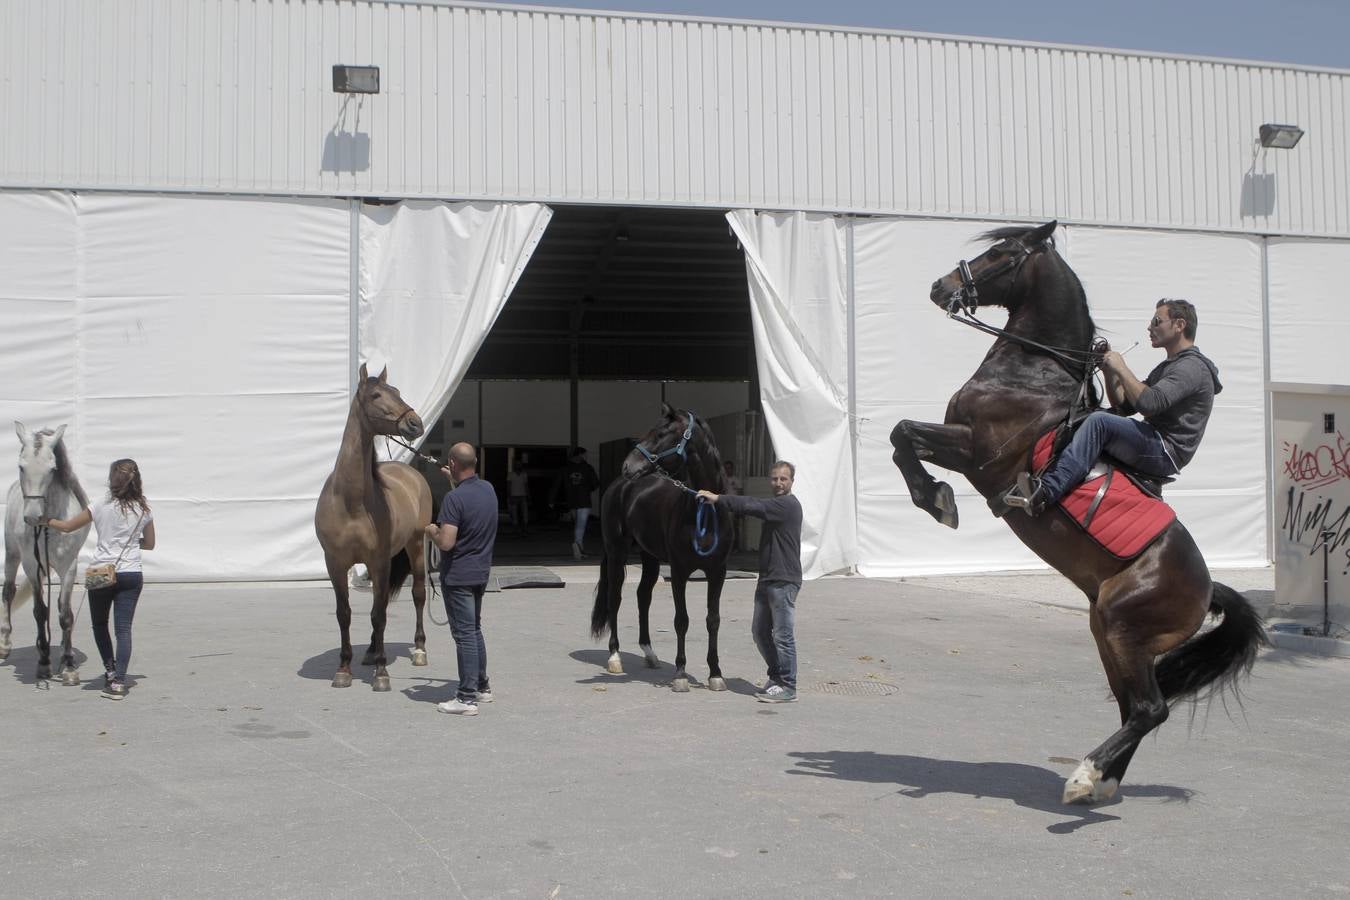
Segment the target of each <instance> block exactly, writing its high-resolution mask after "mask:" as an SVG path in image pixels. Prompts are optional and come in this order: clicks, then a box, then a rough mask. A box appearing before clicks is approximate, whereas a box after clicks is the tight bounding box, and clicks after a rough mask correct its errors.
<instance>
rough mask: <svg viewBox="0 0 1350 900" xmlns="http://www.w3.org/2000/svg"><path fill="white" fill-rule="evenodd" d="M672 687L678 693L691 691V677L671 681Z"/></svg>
mask: <svg viewBox="0 0 1350 900" xmlns="http://www.w3.org/2000/svg"><path fill="white" fill-rule="evenodd" d="M670 689H671V690H672V691H674V692H675V693H677V694H687V693H689V679H688V678H676V679H675V680H674V681H672V682H671V683H670Z"/></svg>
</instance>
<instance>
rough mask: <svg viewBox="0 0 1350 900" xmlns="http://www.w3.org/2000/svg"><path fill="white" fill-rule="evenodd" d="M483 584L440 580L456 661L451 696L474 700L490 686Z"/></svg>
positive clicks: (468, 700) (466, 700)
mask: <svg viewBox="0 0 1350 900" xmlns="http://www.w3.org/2000/svg"><path fill="white" fill-rule="evenodd" d="M486 587H487V585H485V584H444V583H442V584H441V588H442V590H443V591H444V592H445V614H446V616H447V617H448V618H449V619H450V635H451V637H453V638H454V639H455V661H456V662H457V663H458V664H459V690H457V691H456V692H455V696H456V697H458V698H459V699H460V700H463V701H464V702H465V703H476V702H477V697H478V692H479V691H486V690H490V688H489V687H488V675H487V644H485V643H483V589H484V588H486Z"/></svg>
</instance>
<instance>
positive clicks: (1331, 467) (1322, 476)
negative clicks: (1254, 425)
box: [1284, 431, 1350, 490]
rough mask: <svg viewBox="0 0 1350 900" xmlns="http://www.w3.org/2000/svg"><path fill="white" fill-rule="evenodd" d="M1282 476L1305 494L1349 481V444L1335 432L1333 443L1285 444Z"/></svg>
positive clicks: (1342, 436) (1328, 439) (1327, 440)
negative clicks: (1306, 491)
mask: <svg viewBox="0 0 1350 900" xmlns="http://www.w3.org/2000/svg"><path fill="white" fill-rule="evenodd" d="M1284 476H1285V477H1286V478H1288V479H1289V480H1290V481H1292V482H1294V484H1296V485H1298V486H1299V487H1301V488H1304V489H1305V490H1312V489H1315V488H1321V487H1327V486H1328V485H1331V484H1335V483H1336V482H1337V481H1340V480H1342V479H1345V480H1347V481H1350V444H1347V443H1346V440H1345V436H1344V435H1342V434H1341V433H1340V432H1339V431H1338V432H1336V439H1335V440H1334V441H1333V440H1332V439H1331V438H1327V439H1326V441H1324V442H1323V443H1321V444H1316V445H1300V444H1296V443H1295V444H1291V443H1289V442H1288V441H1285V442H1284Z"/></svg>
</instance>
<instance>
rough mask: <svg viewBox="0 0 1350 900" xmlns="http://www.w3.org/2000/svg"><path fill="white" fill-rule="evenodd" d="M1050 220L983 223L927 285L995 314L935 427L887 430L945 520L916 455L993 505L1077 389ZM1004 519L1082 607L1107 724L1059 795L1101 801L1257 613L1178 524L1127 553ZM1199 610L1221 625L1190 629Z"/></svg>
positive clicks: (1244, 638)
mask: <svg viewBox="0 0 1350 900" xmlns="http://www.w3.org/2000/svg"><path fill="white" fill-rule="evenodd" d="M1055 225H1056V223H1055V222H1049V223H1047V224H1045V225H1041V226H1039V227H1035V228H1031V227H1012V228H1001V229H997V230H995V231H991V232H989V233H988V234H986V235H985V238H987V239H988V240H990V241H991V242H992V246H991V247H990V248H989V249H988V250H987V251H985V253H983V254H982V255H981V256H979V257H978V258H976V259H975V260H973V261H972V262H970V263H969V264H968V268H967V264H966V263H965V262H964V261H963V262H962V264H961V265H960V266H958V267H957V268H956V269H955V270H953V271H952V272H950V273H949V274H947V275H945V276H944V277H942V278H941V279H939V280H938V281H936V282H934V284H933V287H932V291H931V293H930V298H931V299H932V301H933V302H934V303H935V304H937V305H938V306H939V307H941V308H943V309H947V310H948V311H949V313H952V314H955V313H956V312H957V310H958V309H962V308H964V309H965V310H966V311H967V312H970V311H972V310H973V309H974V307H975V306H978V305H982V304H983V305H988V304H993V305H998V306H1003V307H1006V308H1007V310H1008V323H1007V325H1006V327H1005V329H1002V330H1001V331H1000V330H997V329H988V327H987V326H986V328H987V330H991V331H997V332H998V338H997V340H996V341H995V342H994V346H993V347H992V348H991V349H990V350H989V353H988V354H987V355H986V356H985V358H984V362H982V363H981V364H980V367H979V368H978V369H977V370H976V371H975V375H974V376H973V377H972V378H971V379H970V380H969V381H967V382H966V383H965V385H964V386H963V387H962V388H961V389H960V390H959V391H957V392H956V394H955V395H954V396H953V397H952V399H951V401H950V402H949V403H948V405H947V417H946V422H945V423H944V424H942V425H934V424H929V423H924V422H911V421H908V420H906V421H902V422H901V423H900V424H899V425H897V426H896V427H895V429H894V430H893V431H892V432H891V443H892V444H893V445H894V447H895V453H894V456H893V458H894V460H895V464H896V465H897V466H899V467H900V471H901V472H902V473H904V476H905V483H906V484H907V485H908V486H909V491H910V496H911V497H912V498H913V500H914V503H915V505H916V506H918V507H919V508H921V509H923V510H926V511H927V512H928V513H929V514H930V515H932V516H933V518H935V519H937V520H938V521H939V522H941V523H943V524H944V525H948V526H950V527H952V528H955V527H956V526H957V511H956V503H955V501H954V499H953V496H952V490H951V487H950V486H948V485H947V484H945V483H942V482H938V481H936V480H934V479H933V477H932V476H931V475H929V474H928V472H927V471H926V470H925V469H924V466H923V462H924V461H927V462H930V463H932V464H933V465H937V466H941V467H943V468H945V469H951V470H953V471H956V472H959V473H961V474H962V475H964V476H966V478H967V479H968V480H969V481H970V483H971V484H972V485H974V486H975V489H976V490H978V491H979V492H980V493H981V494H983V495H984V496H985V497H986V498H991V499H992V500H993V502H992V503H991V506H994V507H997V506H998V505H999V499H1001V498H1002V496H1003V494H1004V493H1005V492H1006V491H1007V489H1008V488H1009V487H1011V486H1012V484H1013V483H1014V480H1015V479H1016V477H1017V474H1018V473H1019V472H1021V471H1025V469H1026V467H1027V464H1028V460H1029V458H1030V451H1031V447H1032V445H1033V444H1034V443H1035V442H1036V440H1037V439H1038V438H1039V437H1040V436H1041V435H1042V434H1043V433H1045V432H1046V431H1047V430H1048V429H1050V428H1052V427H1054V426H1055V425H1056V424H1057V423H1059V422H1062V421H1064V419H1065V418H1066V416H1067V415H1068V413H1069V409H1070V405H1071V404H1072V403H1073V402H1074V401H1075V398H1077V397H1079V395H1080V392H1081V391H1082V390H1083V387H1084V385H1086V384H1088V383H1089V375H1090V372H1089V370H1088V368H1087V366H1088V364H1089V362H1090V361H1091V360H1092V358H1093V357H1092V350H1091V348H1092V343H1093V338H1094V332H1095V329H1094V326H1093V324H1092V318H1091V316H1089V315H1088V308H1087V298H1086V296H1085V295H1084V292H1083V287H1082V285H1081V284H1080V283H1079V281H1078V277H1077V276H1076V275H1074V273H1073V271H1072V270H1071V269H1070V268H1069V266H1068V265H1067V264H1066V263H1065V262H1064V260H1063V259H1061V258H1060V256H1059V254H1058V253H1056V252H1055V249H1054V242H1053V240H1052V239H1051V235H1052V233H1053V232H1054V230H1055ZM963 268H967V270H966V271H965V272H963V271H962V269H963ZM1089 393H1090V394H1091V395H1092V400H1091V405H1095V404H1096V395H1095V392H1094V391H1090V392H1089ZM1004 521H1006V522H1007V523H1008V525H1009V527H1011V528H1012V530H1013V533H1014V534H1016V535H1017V536H1018V538H1020V539H1021V541H1022V542H1023V543H1024V544H1026V545H1027V546H1028V547H1030V548H1031V549H1032V550H1033V551H1034V552H1035V553H1036V555H1037V556H1039V557H1040V558H1041V559H1043V560H1045V561H1046V562H1047V563H1049V564H1050V565H1052V566H1054V567H1055V568H1056V569H1058V570H1059V572H1060V573H1061V574H1063V575H1064V576H1065V577H1066V578H1068V579H1069V580H1070V581H1072V582H1073V583H1074V584H1075V585H1077V586H1078V588H1079V589H1081V590H1082V591H1083V593H1084V594H1086V595H1087V598H1088V601H1089V603H1090V604H1091V608H1090V613H1089V623H1090V625H1091V627H1092V636H1093V637H1094V638H1095V639H1096V641H1097V650H1098V653H1099V654H1100V656H1101V661H1102V666H1103V668H1105V670H1106V678H1107V681H1108V683H1109V684H1110V686H1111V691H1112V693H1113V694H1114V695H1115V698H1116V702H1117V704H1119V706H1120V721H1121V728H1120V730H1118V731H1117V732H1116V733H1115V734H1113V735H1111V737H1109V738H1107V740H1106V741H1105V743H1103V744H1102V745H1101V746H1099V747H1097V749H1095V750H1093V751H1092V752H1091V753H1089V754H1088V755H1087V756H1086V757H1085V758H1084V759H1083V761H1082V763H1081V764H1080V765H1079V766H1078V769H1077V770H1076V771H1075V772H1074V773H1073V774H1072V775H1071V776H1070V777H1069V779H1068V781H1067V782H1066V783H1065V786H1064V802H1066V803H1072V802H1088V803H1091V802H1096V801H1101V800H1106V799H1109V798H1110V797H1112V796H1113V795H1114V794H1115V791H1116V788H1117V787H1118V786H1119V784H1120V781H1121V779H1122V778H1123V777H1124V776H1125V769H1126V767H1127V766H1128V765H1129V763H1130V758H1131V757H1132V756H1133V755H1134V751H1135V750H1136V749H1137V748H1138V746H1139V742H1140V741H1141V740H1143V738H1144V736H1145V735H1147V734H1148V733H1149V732H1150V731H1152V730H1153V729H1155V728H1157V727H1158V726H1159V725H1161V724H1162V723H1163V722H1164V721H1165V720H1166V719H1167V715H1168V709H1169V706H1170V705H1171V704H1173V703H1175V702H1177V701H1179V700H1183V699H1193V698H1196V697H1198V696H1202V695H1204V694H1206V693H1208V692H1211V691H1215V690H1219V689H1222V688H1224V687H1234V688H1235V687H1236V682H1237V679H1238V678H1239V677H1240V676H1241V675H1244V674H1246V673H1247V671H1249V670H1250V669H1251V666H1252V663H1253V661H1254V660H1255V658H1256V652H1257V650H1258V649H1259V648H1260V647H1261V646H1262V644H1263V643H1264V642H1265V634H1264V631H1263V630H1262V624H1261V620H1260V617H1259V616H1257V614H1256V613H1255V612H1254V611H1253V610H1252V607H1251V605H1250V604H1249V603H1248V602H1247V601H1246V600H1245V599H1244V598H1243V597H1242V595H1241V594H1239V593H1237V592H1236V591H1234V590H1233V589H1232V588H1229V587H1226V586H1225V585H1222V584H1217V583H1215V582H1212V581H1211V580H1210V575H1209V569H1208V567H1206V565H1205V561H1204V558H1203V557H1201V555H1200V550H1199V549H1198V548H1197V547H1196V545H1195V541H1194V540H1193V539H1192V538H1191V535H1190V533H1189V532H1188V531H1187V530H1186V528H1185V527H1184V526H1183V525H1182V524H1181V522H1180V521H1174V522H1173V523H1172V524H1171V525H1170V526H1168V528H1167V530H1166V531H1165V532H1163V534H1162V535H1161V536H1160V537H1159V538H1158V539H1157V540H1155V541H1154V542H1153V543H1152V544H1151V545H1149V547H1148V548H1147V549H1146V550H1145V551H1144V552H1143V553H1142V554H1141V555H1139V556H1137V557H1136V558H1134V559H1133V560H1129V561H1122V560H1120V559H1118V558H1116V557H1114V556H1112V555H1111V554H1109V553H1107V552H1106V551H1105V550H1103V549H1102V548H1101V547H1099V546H1098V545H1097V543H1096V542H1095V541H1093V540H1092V539H1091V538H1089V537H1088V536H1087V535H1086V534H1084V533H1083V531H1082V530H1081V529H1080V528H1079V527H1078V526H1077V525H1076V524H1074V523H1073V522H1072V521H1071V520H1070V519H1069V518H1068V516H1067V515H1066V514H1065V513H1064V512H1063V511H1062V510H1061V509H1060V508H1058V507H1056V508H1055V509H1053V510H1047V511H1046V512H1044V513H1042V514H1041V515H1040V516H1037V517H1035V518H1032V517H1029V516H1026V515H1023V514H1022V513H1021V512H1018V511H1013V512H1012V513H1011V514H1009V515H1006V516H1005V518H1004ZM1207 613H1216V614H1218V613H1221V614H1222V615H1223V619H1222V621H1221V622H1220V624H1219V625H1218V626H1217V627H1215V628H1214V629H1212V630H1210V631H1208V632H1206V633H1205V634H1203V635H1199V636H1197V635H1196V632H1197V631H1198V630H1199V628H1200V625H1201V623H1203V622H1204V620H1205V616H1206V614H1207ZM1160 657H1161V658H1160Z"/></svg>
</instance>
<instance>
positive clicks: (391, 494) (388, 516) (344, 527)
mask: <svg viewBox="0 0 1350 900" xmlns="http://www.w3.org/2000/svg"><path fill="white" fill-rule="evenodd" d="M388 374H389V372H388V370H387V369H386V370H385V371H383V372H381V373H380V375H379V377H378V378H372V377H370V376H369V375H367V374H366V367H365V366H362V367H361V373H360V378H359V379H358V383H357V386H356V396H355V397H353V398H352V406H351V411H350V412H348V414H347V426H346V428H345V429H344V431H343V432H342V446H341V448H340V449H339V450H338V456H337V464H336V465H335V466H334V467H333V472H332V474H331V475H329V476H328V480H327V481H325V482H324V485H323V491H322V492H320V494H319V502H318V505H317V506H316V507H315V510H314V531H315V533H317V534H318V536H319V544H320V546H322V547H323V558H324V563H325V564H326V565H327V567H328V580H329V581H331V582H332V584H333V593H334V594H335V595H336V597H337V620H338V628H339V629H340V630H341V632H342V650H341V655H340V658H339V662H338V670H337V673H336V674H334V675H333V687H335V688H341V687H351V684H352V642H351V623H352V607H351V603H350V599H349V596H348V587H347V571H348V570H349V569H350V568H351V567H352V566H354V565H356V564H357V563H363V564H365V566H366V569H367V570H368V571H369V572H370V589H371V593H372V595H373V597H372V603H371V607H370V624H371V633H370V647H369V648H368V649H367V650H366V655H365V659H363V660H362V665H367V666H369V665H374V666H375V677H374V679H373V681H372V683H371V687H372V688H373V689H374V690H377V691H387V690H389V689H390V683H389V672H388V670H387V669H386V667H385V666H386V659H385V653H384V623H385V618H386V614H387V612H388V607H389V599H390V597H392V596H393V595H395V594H397V593H398V591H399V588H401V587H402V586H403V582H404V581H405V580H406V579H407V577H408V574H409V573H410V572H411V574H412V577H413V588H412V593H413V606H414V607H416V609H417V631H416V633H415V635H414V637H413V641H414V643H413V651H412V664H413V665H414V666H425V665H426V664H427V650H426V646H427V637H426V633H425V632H424V631H423V630H422V608H423V607H424V606H425V605H426V599H427V591H426V565H425V544H424V542H423V541H424V534H423V529H424V528H426V526H427V525H428V524H429V523H430V522H431V488H430V487H429V486H428V485H427V481H426V479H425V478H423V477H422V474H421V473H420V472H418V471H417V470H416V469H414V468H413V467H412V466H409V465H407V464H405V463H401V462H378V461H377V460H376V457H375V447H374V443H373V442H374V438H375V435H379V434H387V435H396V436H400V437H402V438H404V439H405V440H413V439H414V438H416V437H418V436H419V435H421V434H422V420H421V419H419V418H418V417H417V413H415V412H414V411H413V408H412V407H411V406H409V405H408V404H407V403H404V402H403V398H402V396H400V395H399V392H398V388H396V387H394V386H393V385H391V384H389V382H388Z"/></svg>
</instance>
